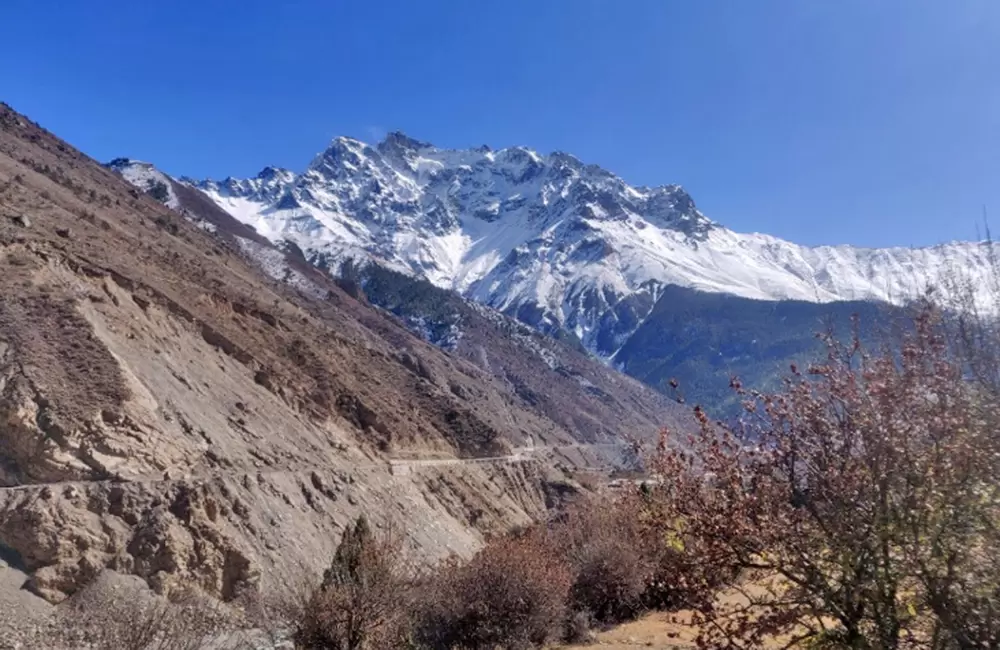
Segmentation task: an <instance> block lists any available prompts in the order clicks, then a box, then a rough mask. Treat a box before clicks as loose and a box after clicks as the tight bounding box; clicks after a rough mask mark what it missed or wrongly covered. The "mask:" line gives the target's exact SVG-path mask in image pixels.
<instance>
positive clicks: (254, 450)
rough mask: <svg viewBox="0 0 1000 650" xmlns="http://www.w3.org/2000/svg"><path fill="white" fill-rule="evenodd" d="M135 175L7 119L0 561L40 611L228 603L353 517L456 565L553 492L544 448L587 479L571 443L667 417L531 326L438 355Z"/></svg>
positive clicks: (302, 557) (216, 214)
mask: <svg viewBox="0 0 1000 650" xmlns="http://www.w3.org/2000/svg"><path fill="white" fill-rule="evenodd" d="M150 179H151V180H150ZM131 180H132V181H133V182H135V181H136V179H134V178H133V179H131ZM139 181H140V182H142V183H146V187H145V189H146V190H147V191H148V192H149V194H147V193H146V192H144V191H140V190H139V189H137V188H136V187H134V186H132V185H129V184H128V183H127V182H125V181H124V180H123V179H122V178H120V176H119V175H117V174H116V173H114V172H112V171H110V170H108V169H106V168H104V167H102V166H100V165H98V164H96V163H95V162H93V161H92V160H90V159H88V158H86V157H85V156H83V155H82V154H80V153H79V152H78V151H76V150H74V149H73V148H72V147H70V146H69V145H67V144H66V143H64V142H62V141H60V140H59V139H58V138H56V137H55V136H53V135H52V134H50V133H48V132H46V131H45V130H43V129H41V128H40V127H39V126H37V125H35V124H34V123H32V122H31V121H30V120H29V119H28V118H26V117H24V116H21V115H19V114H17V113H16V112H14V111H13V110H11V109H9V108H8V107H6V106H3V107H0V290H2V293H0V295H2V299H0V486H3V487H0V550H3V551H4V553H5V557H14V558H16V562H17V563H18V564H19V565H20V566H21V568H23V569H25V570H26V571H27V572H28V573H29V574H30V579H29V583H28V585H27V586H28V587H29V588H31V589H32V590H34V591H36V592H37V593H40V594H42V595H44V596H45V597H47V598H50V599H53V600H58V599H60V598H62V597H63V596H64V595H66V594H68V593H72V592H74V591H75V590H76V589H78V588H79V587H80V585H81V584H83V583H85V582H86V581H88V580H89V579H91V578H92V577H94V576H95V575H97V574H99V573H100V572H101V571H102V570H103V569H105V568H110V569H113V570H115V571H119V572H123V573H131V574H134V575H137V576H140V577H141V578H143V579H144V580H146V581H147V582H148V583H149V584H150V585H152V586H154V587H156V588H158V589H161V590H166V589H169V588H171V586H172V585H174V584H177V583H178V582H189V581H194V582H197V583H199V584H200V585H201V586H203V587H204V588H206V589H208V590H209V591H211V592H213V593H215V594H217V595H219V596H221V597H224V598H228V597H232V596H234V595H235V594H236V593H238V592H239V591H240V590H241V589H245V588H253V587H254V586H255V585H257V584H258V583H260V582H267V581H275V580H281V579H283V577H287V576H288V575H289V574H291V573H294V572H295V571H296V570H299V569H300V568H301V567H302V566H308V567H310V568H315V567H317V566H318V565H320V564H322V563H323V562H324V561H325V560H326V558H327V557H328V556H329V553H330V551H331V550H332V548H333V546H334V544H335V542H336V540H337V539H338V537H339V532H340V531H341V530H342V528H343V526H344V525H345V524H346V523H347V522H349V521H351V520H352V519H353V518H354V517H355V516H357V514H359V513H361V512H365V513H367V514H369V516H371V517H372V518H373V519H374V520H375V521H376V522H379V523H385V522H387V521H393V522H394V523H395V524H397V525H398V526H400V527H401V528H402V529H403V530H405V531H406V533H407V536H408V543H409V545H410V547H411V551H412V552H413V553H415V554H418V555H421V556H424V557H428V558H431V557H437V556H440V555H442V554H445V553H448V552H452V551H454V552H458V553H460V554H467V553H469V552H471V551H472V550H473V549H474V548H476V546H477V545H478V544H479V542H480V540H481V535H482V534H483V533H485V532H489V531H494V530H500V529H504V528H506V527H509V526H511V525H515V524H519V523H524V522H526V521H528V520H529V519H530V518H532V517H535V516H538V515H539V514H541V513H542V512H543V510H544V508H545V507H546V505H547V503H551V502H552V500H553V499H555V498H557V497H558V496H559V495H560V494H562V493H564V492H565V491H566V490H567V489H572V483H571V482H568V481H567V479H566V478H565V477H564V476H563V475H562V474H560V473H559V472H557V471H556V470H554V469H553V468H552V466H551V464H550V463H549V462H545V460H544V459H546V458H547V457H548V456H549V455H552V454H559V455H560V456H561V457H562V462H563V463H576V464H588V463H591V464H594V463H604V462H606V461H607V458H608V457H609V453H608V452H607V448H606V447H597V446H590V445H588V444H587V443H589V442H591V441H598V442H605V441H613V440H615V439H617V438H619V437H620V436H621V435H622V434H624V433H629V434H634V433H636V432H639V433H640V434H641V433H643V432H644V431H648V432H650V433H651V432H652V431H653V430H654V429H655V426H656V425H657V424H659V423H661V422H664V421H667V420H669V418H670V417H671V411H670V410H669V405H668V404H666V403H665V402H664V401H663V400H662V399H660V398H659V397H657V396H656V395H655V394H653V393H652V392H650V391H648V390H645V389H643V388H642V387H641V386H639V385H638V384H637V383H636V382H634V381H631V380H628V379H625V378H622V377H618V376H615V375H614V373H611V372H610V371H607V370H606V369H605V368H601V367H597V366H594V365H593V363H592V362H590V361H589V360H588V359H587V358H586V357H585V356H583V355H581V354H579V353H577V352H574V351H573V350H572V349H570V348H568V347H566V346H561V345H559V344H556V343H551V342H545V343H544V345H542V344H539V343H537V339H533V338H532V337H530V336H528V335H527V334H524V333H521V334H519V335H517V336H512V337H510V339H511V340H520V339H519V338H518V337H521V338H523V339H524V342H523V345H513V344H508V343H506V342H499V343H498V341H496V340H493V341H491V340H490V339H498V338H499V337H496V336H492V335H490V334H489V333H488V332H487V331H486V330H482V331H479V330H478V329H477V328H470V329H468V330H465V331H467V336H468V339H467V340H468V341H469V342H470V347H469V348H468V349H465V350H462V351H461V352H457V351H453V352H451V353H449V352H447V351H446V350H444V349H442V348H441V347H438V346H435V345H431V344H430V343H427V342H426V341H424V340H422V339H421V338H420V337H418V336H415V335H413V334H412V333H411V332H410V331H409V330H408V329H407V328H406V327H404V326H403V325H402V324H401V323H400V322H399V320H398V319H397V317H395V316H393V315H391V314H389V313H388V312H386V311H384V310H382V309H378V308H375V307H373V306H371V305H369V304H367V303H366V301H364V300H358V299H356V298H355V297H354V296H351V295H349V294H348V293H345V291H343V290H342V288H341V287H340V286H338V285H337V284H336V283H334V282H333V281H332V279H331V278H330V277H329V275H328V274H326V273H323V272H321V271H318V270H316V269H315V268H314V267H313V266H311V265H309V264H306V263H304V260H303V258H302V257H301V256H299V255H297V254H296V251H294V250H292V249H287V250H285V249H279V248H277V247H275V246H274V245H272V243H271V242H270V241H268V240H267V239H266V238H263V237H261V236H259V235H258V234H257V233H255V232H254V231H253V230H252V229H250V228H248V227H246V226H245V225H244V224H242V223H240V222H238V221H236V220H234V219H233V218H231V217H230V216H229V215H227V214H226V213H224V212H221V211H219V210H218V208H217V207H215V206H214V205H212V204H211V203H210V202H208V201H206V200H205V198H204V196H203V195H201V194H200V193H198V192H194V191H193V190H192V189H191V188H189V187H186V186H184V185H182V184H180V183H175V182H174V181H172V179H166V180H164V179H161V178H159V177H156V176H155V175H152V174H149V175H147V176H146V177H144V179H139ZM161 186H165V187H166V190H167V193H166V200H167V201H168V202H171V204H174V205H176V210H174V209H170V208H168V207H166V206H165V205H163V204H161V203H160V202H159V201H158V200H157V199H163V198H164V197H163V196H156V195H157V194H160V193H162V190H161V189H160V188H161ZM151 194H152V195H151ZM174 202H176V203H174ZM196 213H197V216H195V215H196ZM185 216H187V217H188V218H185ZM472 342H477V343H472ZM493 345H499V346H500V347H493ZM553 350H554V351H555V352H552V351H553ZM553 354H555V355H557V357H553V356H552V355H553ZM511 356H513V357H514V361H511V360H510V357H511ZM543 387H552V390H551V391H549V392H544V391H543V390H542V389H543ZM541 395H544V396H542V397H540V396H541ZM560 400H566V401H565V402H562V401H560ZM567 413H569V414H570V415H567ZM612 449H613V447H612ZM569 450H571V452H570V451H569Z"/></svg>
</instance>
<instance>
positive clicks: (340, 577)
mask: <svg viewBox="0 0 1000 650" xmlns="http://www.w3.org/2000/svg"><path fill="white" fill-rule="evenodd" d="M408 582H409V581H408V579H407V576H406V575H405V574H404V571H403V562H402V544H401V543H400V541H399V539H398V538H397V537H396V536H395V535H394V534H392V533H391V532H387V533H386V534H384V535H382V536H376V535H375V534H373V533H372V532H371V530H370V528H369V527H368V523H367V521H366V520H365V518H364V517H361V518H359V519H358V520H357V522H356V523H355V525H354V527H353V528H351V529H349V530H348V531H347V532H346V533H345V534H344V538H343V539H342V540H341V543H340V546H338V548H337V552H336V555H335V556H334V559H333V562H332V563H331V564H330V567H329V568H328V569H327V570H326V572H325V573H324V575H323V580H322V583H321V584H320V585H319V587H318V588H317V589H315V590H314V591H313V592H312V594H311V596H310V597H309V600H308V602H306V603H305V607H304V609H303V611H302V616H301V617H300V618H299V620H298V621H297V622H296V629H295V634H294V638H295V642H296V646H297V647H300V648H308V649H315V650H327V649H330V650H381V649H386V648H397V647H399V646H400V645H401V644H402V642H403V641H402V640H403V638H404V637H405V634H406V624H407V612H408V610H409V606H408V602H407V591H408Z"/></svg>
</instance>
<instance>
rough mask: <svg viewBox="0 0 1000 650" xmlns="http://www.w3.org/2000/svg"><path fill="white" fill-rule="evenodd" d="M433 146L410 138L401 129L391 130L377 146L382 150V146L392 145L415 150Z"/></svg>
mask: <svg viewBox="0 0 1000 650" xmlns="http://www.w3.org/2000/svg"><path fill="white" fill-rule="evenodd" d="M433 146H434V145H432V144H431V143H429V142H421V141H420V140H417V139H415V138H411V137H410V136H408V135H406V134H405V133H403V132H402V131H392V132H390V133H389V134H388V135H386V136H385V139H384V140H382V142H380V143H379V146H378V148H379V150H382V149H383V148H388V147H393V148H401V149H408V150H411V151H417V150H420V149H431V148H432V147H433Z"/></svg>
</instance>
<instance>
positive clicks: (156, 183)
mask: <svg viewBox="0 0 1000 650" xmlns="http://www.w3.org/2000/svg"><path fill="white" fill-rule="evenodd" d="M106 167H108V169H111V170H112V171H115V172H118V173H119V174H121V175H122V176H123V177H124V178H125V180H127V181H128V182H129V183H132V185H135V186H136V187H137V188H139V189H141V190H142V191H144V192H148V193H149V194H150V195H151V196H153V197H155V198H156V199H157V200H158V201H160V203H163V204H165V205H166V206H167V207H168V208H173V209H174V210H176V209H177V208H179V207H180V201H179V200H178V199H177V194H176V192H174V189H173V182H172V181H173V179H171V178H170V177H169V176H167V175H166V174H164V173H163V172H161V171H160V170H159V169H157V168H156V167H154V166H153V165H152V163H148V162H143V161H141V160H131V159H129V158H115V159H114V160H112V161H111V162H109V163H108V164H107V165H106Z"/></svg>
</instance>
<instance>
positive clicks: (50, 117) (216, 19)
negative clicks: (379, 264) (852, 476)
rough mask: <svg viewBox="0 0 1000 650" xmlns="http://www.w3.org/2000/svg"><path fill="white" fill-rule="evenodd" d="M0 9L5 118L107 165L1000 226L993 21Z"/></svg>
mask: <svg viewBox="0 0 1000 650" xmlns="http://www.w3.org/2000/svg"><path fill="white" fill-rule="evenodd" d="M2 5H3V6H2V7H0V43H3V50H4V56H3V58H2V59H0V99H2V100H4V101H7V102H8V103H10V104H12V105H13V106H14V107H15V108H17V109H18V110H20V111H22V112H25V113H27V114H28V115H29V116H30V117H32V118H33V119H35V120H37V121H39V122H40V123H41V124H42V125H43V126H45V127H47V128H49V129H50V130H52V131H54V132H56V133H57V134H58V135H60V136H62V137H63V138H65V139H67V140H69V141H70V142H71V143H73V144H74V145H76V146H78V147H80V148H81V149H83V150H84V151H85V152H87V153H89V154H90V155H92V156H94V157H95V158H98V159H101V160H107V159H110V158H113V157H116V156H122V155H124V156H129V157H133V158H140V159H145V160H149V161H151V162H154V163H156V164H157V165H158V166H160V167H161V168H163V169H165V170H166V171H168V172H170V173H173V174H176V175H191V176H197V177H219V178H221V177H225V176H228V175H233V176H246V175H252V174H255V173H256V172H257V171H259V170H260V169H261V168H262V167H264V166H265V165H280V166H285V167H289V168H292V169H302V168H303V167H304V166H305V165H306V164H308V162H309V160H310V159H311V157H312V156H313V155H314V154H315V153H316V152H317V151H319V150H321V149H323V148H324V147H325V145H326V142H327V141H328V140H329V139H330V138H332V137H334V136H336V135H352V136H354V137H358V138H360V139H363V140H368V141H372V140H375V139H377V138H378V137H379V136H380V135H381V134H382V133H384V132H385V131H387V130H394V129H400V130H403V131H405V132H407V133H408V134H410V135H412V136H414V137H416V138H419V139H423V140H428V141H431V142H433V143H435V144H437V145H439V146H448V147H468V146H477V145H480V144H489V145H491V146H493V147H502V146H506V145H514V144H523V145H527V146H530V147H533V148H535V149H537V150H540V151H543V152H548V151H552V150H565V151H569V152H571V153H573V154H575V155H576V156H578V157H580V158H582V159H583V160H585V161H587V162H594V163H598V164H600V165H602V166H604V167H606V168H607V169H609V170H611V171H613V172H615V173H617V174H619V175H621V176H623V177H624V178H625V179H626V180H627V181H629V182H631V183H633V184H646V185H657V184H664V183H681V184H682V185H684V186H685V187H687V189H688V190H689V191H690V192H691V194H692V195H693V196H694V198H695V201H696V202H697V203H698V205H699V206H700V207H701V208H702V210H703V211H704V212H705V213H706V214H707V215H708V216H709V217H711V218H713V219H715V220H717V221H720V222H722V223H724V224H726V225H728V226H730V227H732V228H734V229H737V230H741V231H761V232H768V233H771V234H774V235H778V236H781V237H785V238H788V239H792V240H794V241H798V242H801V243H806V244H824V243H854V244H860V245H904V246H909V245H924V244H933V243H938V242H941V241H945V240H950V239H957V238H960V239H965V238H972V237H974V236H975V234H976V223H977V221H978V220H979V219H980V214H981V210H982V206H983V205H984V204H985V205H987V206H988V207H990V206H991V207H992V209H993V213H994V215H996V216H995V217H994V221H995V222H997V223H1000V2H998V1H997V0H937V1H935V2H930V1H928V0H784V1H770V0H684V1H681V0H503V1H499V0H496V1H493V0H447V1H446V0H396V1H394V2H388V1H386V0H268V1H266V2H264V1H259V0H240V1H237V0H230V1H223V0H170V1H169V2H166V1H163V2H153V1H143V0H128V1H125V0H4V2H3V3H2ZM996 228H997V229H998V230H1000V226H997V227H996Z"/></svg>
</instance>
